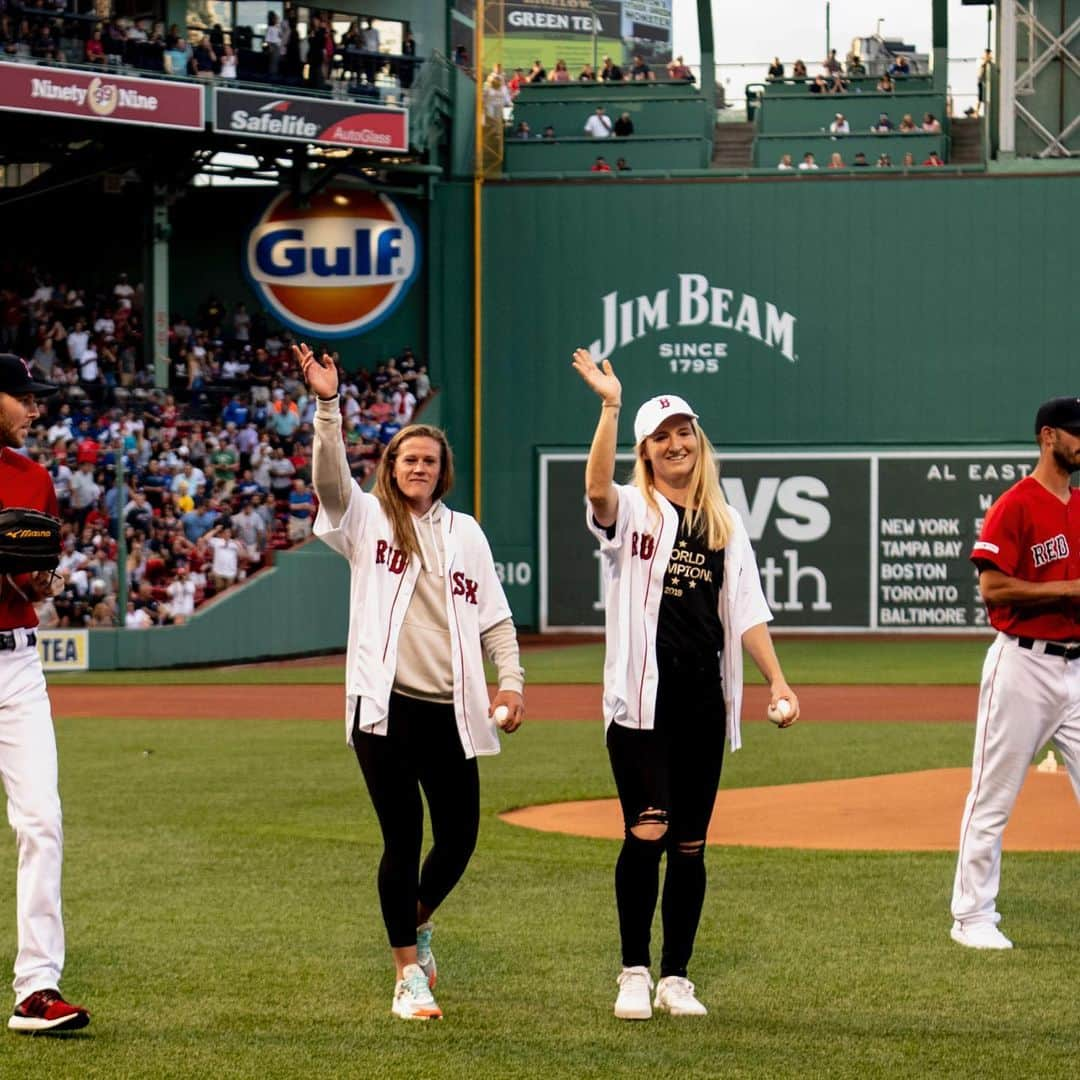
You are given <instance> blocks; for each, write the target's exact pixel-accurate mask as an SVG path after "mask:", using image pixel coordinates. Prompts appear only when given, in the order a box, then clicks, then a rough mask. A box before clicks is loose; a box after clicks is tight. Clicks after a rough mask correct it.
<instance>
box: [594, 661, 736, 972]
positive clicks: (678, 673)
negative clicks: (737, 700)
mask: <svg viewBox="0 0 1080 1080" xmlns="http://www.w3.org/2000/svg"><path fill="white" fill-rule="evenodd" d="M718 668H719V664H718V663H717V664H709V665H705V666H703V665H699V664H697V663H691V664H681V665H679V666H678V667H676V666H675V664H674V663H673V662H671V661H670V660H669V661H667V662H666V663H664V664H662V666H661V668H660V684H659V689H658V691H657V696H656V721H655V727H654V728H653V730H652V731H642V730H638V729H635V728H626V727H622V726H620V725H619V724H612V725H611V726H610V727H609V728H608V733H607V747H608V756H609V758H610V759H611V769H612V772H613V773H614V775H615V786H616V787H617V788H618V792H619V802H620V804H621V805H622V812H623V824H624V828H625V839H624V840H623V846H622V851H621V852H620V853H619V860H618V862H617V863H616V865H615V901H616V906H617V907H618V911H619V933H620V937H621V939H622V962H623V965H624V966H625V967H636V966H638V965H641V966H643V967H648V966H649V964H650V958H649V941H650V937H651V929H652V919H653V913H654V912H655V911H656V899H657V894H658V892H659V877H660V857H661V855H663V854H664V853H665V852H666V853H667V873H666V874H665V875H664V895H663V899H662V901H661V920H662V922H663V927H664V947H663V953H662V956H661V967H660V974H661V976H667V975H682V976H685V975H686V970H687V965H688V964H689V963H690V955H691V953H692V952H693V949H694V938H695V937H696V935H697V928H698V922H699V921H700V919H701V909H702V906H703V904H704V902H705V844H704V841H705V834H706V832H707V831H708V828H709V819H710V818H711V816H712V809H713V802H714V801H715V799H716V789H717V787H718V786H719V784H720V770H721V767H722V765H723V761H724V733H725V726H726V725H725V713H724V695H723V689H722V686H721V683H720V676H719V673H718ZM648 824H663V825H666V826H667V831H666V832H665V833H664V835H663V837H662V838H660V839H658V840H646V839H642V838H641V837H638V836H635V835H634V834H633V832H631V829H632V827H633V826H635V825H648Z"/></svg>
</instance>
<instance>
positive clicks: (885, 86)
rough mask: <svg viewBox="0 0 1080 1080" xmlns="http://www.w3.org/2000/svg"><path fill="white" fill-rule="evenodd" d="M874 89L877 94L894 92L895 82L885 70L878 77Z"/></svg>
mask: <svg viewBox="0 0 1080 1080" xmlns="http://www.w3.org/2000/svg"><path fill="white" fill-rule="evenodd" d="M876 89H877V92H878V93H879V94H891V93H894V92H895V90H896V83H894V82H893V81H892V79H891V78H890V76H889V73H888V72H887V71H886V72H885V74H884V75H882V76H881V78H880V79H878V81H877V87H876Z"/></svg>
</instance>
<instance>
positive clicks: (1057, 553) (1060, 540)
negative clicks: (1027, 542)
mask: <svg viewBox="0 0 1080 1080" xmlns="http://www.w3.org/2000/svg"><path fill="white" fill-rule="evenodd" d="M1068 557H1069V541H1068V540H1066V539H1065V534H1064V533H1058V534H1057V536H1052V537H1050V539H1049V540H1044V541H1043V542H1042V543H1040V544H1033V545H1032V547H1031V561H1032V562H1033V563H1034V564H1035V565H1036V566H1045V565H1046V564H1047V563H1052V562H1056V561H1057V560H1058V559H1067V558H1068Z"/></svg>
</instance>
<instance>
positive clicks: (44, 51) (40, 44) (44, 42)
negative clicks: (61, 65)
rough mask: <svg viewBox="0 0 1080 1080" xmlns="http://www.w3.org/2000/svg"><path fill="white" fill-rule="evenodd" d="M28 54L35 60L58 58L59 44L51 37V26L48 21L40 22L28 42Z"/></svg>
mask: <svg viewBox="0 0 1080 1080" xmlns="http://www.w3.org/2000/svg"><path fill="white" fill-rule="evenodd" d="M30 55H31V56H33V57H34V58H35V59H37V60H58V59H59V58H60V46H59V44H58V42H57V40H56V38H54V37H53V33H52V27H51V26H50V25H49V24H48V23H40V24H39V25H38V28H37V30H36V31H35V33H34V37H33V39H32V41H31V43H30Z"/></svg>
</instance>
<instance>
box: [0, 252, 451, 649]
mask: <svg viewBox="0 0 1080 1080" xmlns="http://www.w3.org/2000/svg"><path fill="white" fill-rule="evenodd" d="M5 277H6V279H7V281H8V284H7V285H6V286H5V287H4V288H2V289H0V349H2V350H4V351H10V352H15V353H18V354H19V355H20V356H23V357H26V358H28V359H29V361H30V364H31V367H32V369H33V370H34V372H35V375H36V376H37V377H39V378H41V379H43V380H45V381H48V382H52V383H56V384H58V385H59V386H60V387H61V390H60V392H59V393H57V394H54V395H52V396H51V397H49V398H46V399H43V401H42V406H43V410H44V411H43V414H42V416H41V418H40V419H39V421H38V422H37V424H36V425H35V427H34V429H33V431H32V432H31V435H30V438H29V439H28V440H27V443H26V449H25V452H26V453H27V454H29V455H30V456H31V457H33V458H34V459H35V460H38V461H40V462H41V464H43V465H44V466H45V467H46V468H48V470H49V472H50V473H51V475H52V478H53V484H54V486H55V488H56V493H57V500H58V502H59V505H60V512H61V517H62V519H63V554H62V558H61V561H60V566H59V568H58V574H59V576H60V578H61V583H60V584H61V586H62V587H61V588H60V591H59V593H58V594H57V595H56V596H55V597H54V598H53V599H52V600H51V601H47V602H46V603H45V605H44V607H43V610H42V611H41V612H40V613H39V614H40V618H41V623H42V626H44V627H46V628H48V627H84V626H112V625H116V624H117V623H118V622H119V618H118V611H117V603H118V601H117V597H118V594H119V585H120V581H121V577H120V575H121V574H123V575H124V578H125V580H126V583H127V595H128V598H129V599H128V601H127V610H126V612H125V613H124V620H123V621H124V624H125V625H127V626H132V627H148V626H154V625H168V624H178V623H181V622H183V621H184V620H185V619H186V618H188V617H189V616H190V615H191V614H192V613H193V612H194V610H195V608H196V607H197V606H198V605H199V604H200V603H202V602H203V601H204V600H206V599H208V598H210V597H212V596H214V595H216V594H218V593H220V592H221V591H222V590H224V589H227V588H229V587H230V586H231V585H233V584H235V583H237V582H239V581H242V580H244V579H245V578H246V577H247V576H248V575H250V574H252V573H254V572H255V571H257V570H258V569H260V568H261V567H263V566H266V565H269V564H270V563H271V562H272V560H273V557H274V552H275V551H277V550H280V549H282V548H287V547H289V546H291V545H292V544H295V543H297V542H299V541H301V540H303V539H304V538H305V537H306V536H308V535H310V533H311V527H312V524H313V521H314V517H315V512H316V509H317V507H316V501H315V497H314V495H313V493H312V491H311V488H310V484H311V448H312V439H313V427H312V420H313V417H314V411H315V402H314V400H313V399H312V398H311V397H310V396H309V395H308V394H307V392H306V390H305V387H304V384H303V382H302V380H301V379H300V378H299V375H298V373H297V372H296V370H295V368H294V365H293V362H292V354H291V347H292V344H293V339H292V337H291V335H290V334H289V333H288V332H287V331H283V330H280V329H278V328H276V327H274V326H270V325H268V324H267V323H266V321H265V320H264V318H263V316H262V313H261V312H255V313H251V314H249V313H248V311H247V309H246V306H245V304H244V303H242V302H237V303H235V304H233V305H232V306H231V307H229V308H227V307H226V305H225V304H224V303H222V302H221V301H220V300H219V299H218V298H217V297H216V296H211V297H208V298H207V300H206V301H205V303H203V304H202V305H201V306H200V308H199V310H198V312H197V313H194V314H193V315H192V317H191V319H189V318H188V317H186V316H184V315H177V316H175V317H174V318H173V320H172V326H171V328H170V331H169V345H168V348H169V365H170V366H169V385H168V387H167V388H165V387H155V386H154V385H153V382H154V380H153V372H152V371H151V370H148V369H147V368H146V367H145V366H144V364H143V360H142V338H143V326H144V322H143V318H142V300H143V297H142V288H141V286H140V285H138V284H136V285H132V284H131V283H130V282H129V280H128V277H127V275H126V274H120V275H119V276H118V278H117V280H116V282H115V283H114V284H113V285H112V286H111V287H110V288H105V289H98V290H95V289H93V288H90V287H80V286H79V285H77V284H74V283H71V282H62V281H59V280H57V279H54V278H52V277H51V276H50V275H49V274H47V273H44V272H38V271H36V270H32V269H30V270H26V271H24V272H23V273H22V277H23V278H24V280H22V281H21V282H20V281H17V280H15V278H17V277H18V274H15V275H12V274H10V273H9V274H6V275H5ZM326 351H328V352H329V351H330V350H329V349H327V350H326ZM330 354H331V355H332V356H333V357H334V358H335V360H336V361H337V362H338V366H339V369H340V368H341V363H340V357H339V356H338V354H336V353H333V352H331V353H330ZM341 381H342V415H343V418H344V420H343V433H344V437H345V440H346V448H347V455H348V460H349V464H350V468H351V470H352V473H353V475H354V476H355V477H356V478H357V480H358V481H360V482H361V483H363V482H364V480H366V479H367V477H368V476H369V474H370V473H371V471H372V470H373V469H374V468H375V465H376V463H377V462H378V459H379V456H380V454H381V452H382V448H383V446H385V445H386V443H387V442H389V440H390V439H391V438H392V437H393V435H394V434H395V433H396V432H397V431H398V430H400V428H401V427H403V426H404V425H406V424H408V423H409V422H410V421H411V420H412V419H413V416H414V414H415V413H416V411H417V410H418V409H419V408H420V407H422V405H423V403H424V402H425V400H426V399H427V398H428V397H429V395H430V394H431V382H430V379H429V377H428V374H427V368H426V366H425V365H424V364H421V363H420V361H419V359H418V358H417V357H416V356H415V355H414V353H413V351H412V349H411V348H405V349H404V350H402V352H401V353H400V354H399V355H397V356H394V357H390V358H387V359H385V360H384V361H382V362H380V363H378V364H377V365H376V366H375V367H374V370H369V369H367V368H362V369H361V370H359V371H357V372H355V373H351V374H349V373H345V372H342V375H341ZM121 465H122V470H121V469H120V468H119V467H120V466H121ZM119 471H122V482H118V472H119ZM121 527H123V530H124V538H125V547H126V562H125V565H124V566H123V567H119V566H118V565H117V557H118V551H119V542H118V541H119V537H120V532H119V530H120V528H121Z"/></svg>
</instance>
